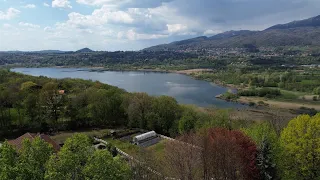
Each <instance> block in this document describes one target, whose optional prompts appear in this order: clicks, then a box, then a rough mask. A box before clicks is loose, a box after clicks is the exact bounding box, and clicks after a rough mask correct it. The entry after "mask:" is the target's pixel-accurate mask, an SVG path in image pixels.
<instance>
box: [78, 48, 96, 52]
mask: <svg viewBox="0 0 320 180" xmlns="http://www.w3.org/2000/svg"><path fill="white" fill-rule="evenodd" d="M76 52H77V53H90V52H94V51H93V50H91V49H89V48H83V49H80V50H78V51H76Z"/></svg>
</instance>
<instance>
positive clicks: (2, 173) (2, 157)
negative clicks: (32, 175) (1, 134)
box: [0, 142, 18, 180]
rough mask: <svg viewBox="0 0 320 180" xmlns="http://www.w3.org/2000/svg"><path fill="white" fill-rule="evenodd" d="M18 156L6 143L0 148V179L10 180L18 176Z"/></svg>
mask: <svg viewBox="0 0 320 180" xmlns="http://www.w3.org/2000/svg"><path fill="white" fill-rule="evenodd" d="M17 164H18V156H17V153H16V151H15V149H13V147H11V146H10V145H9V144H8V143H7V142H5V143H3V144H2V146H1V147H0V179H3V180H12V179H15V178H16V177H17V175H18V169H17V168H16V167H17Z"/></svg>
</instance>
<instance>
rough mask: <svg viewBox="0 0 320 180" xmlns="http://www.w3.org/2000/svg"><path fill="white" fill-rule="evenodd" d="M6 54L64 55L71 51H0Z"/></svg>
mask: <svg viewBox="0 0 320 180" xmlns="http://www.w3.org/2000/svg"><path fill="white" fill-rule="evenodd" d="M0 52H6V53H39V54H62V53H67V52H70V51H60V50H42V51H0Z"/></svg>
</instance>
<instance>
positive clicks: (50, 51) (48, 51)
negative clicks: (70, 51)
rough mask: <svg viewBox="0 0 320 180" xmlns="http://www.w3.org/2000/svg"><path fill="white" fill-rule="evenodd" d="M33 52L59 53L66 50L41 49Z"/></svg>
mask: <svg viewBox="0 0 320 180" xmlns="http://www.w3.org/2000/svg"><path fill="white" fill-rule="evenodd" d="M33 52H34V53H44V54H50V53H52V54H60V53H65V52H67V51H60V50H42V51H33Z"/></svg>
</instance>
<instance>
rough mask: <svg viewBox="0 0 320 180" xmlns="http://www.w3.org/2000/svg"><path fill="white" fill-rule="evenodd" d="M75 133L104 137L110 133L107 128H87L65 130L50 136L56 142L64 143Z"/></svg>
mask: <svg viewBox="0 0 320 180" xmlns="http://www.w3.org/2000/svg"><path fill="white" fill-rule="evenodd" d="M75 133H83V134H86V135H88V136H90V137H104V136H108V135H110V130H109V129H100V130H87V131H67V132H59V133H57V134H55V135H54V136H51V138H52V139H53V140H54V141H56V142H57V143H59V144H60V143H64V141H65V140H66V139H68V138H70V137H71V136H72V135H74V134H75Z"/></svg>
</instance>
